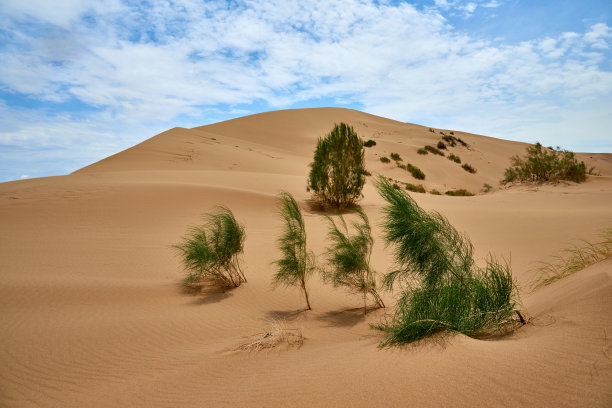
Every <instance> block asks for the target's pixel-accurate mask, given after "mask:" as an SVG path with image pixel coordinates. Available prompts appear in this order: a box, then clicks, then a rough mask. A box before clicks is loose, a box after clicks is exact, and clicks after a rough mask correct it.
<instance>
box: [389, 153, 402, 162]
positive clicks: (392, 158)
mask: <svg viewBox="0 0 612 408" xmlns="http://www.w3.org/2000/svg"><path fill="white" fill-rule="evenodd" d="M389 156H390V157H391V160H395V161H402V158H401V157H400V155H399V154H397V153H391V154H389Z"/></svg>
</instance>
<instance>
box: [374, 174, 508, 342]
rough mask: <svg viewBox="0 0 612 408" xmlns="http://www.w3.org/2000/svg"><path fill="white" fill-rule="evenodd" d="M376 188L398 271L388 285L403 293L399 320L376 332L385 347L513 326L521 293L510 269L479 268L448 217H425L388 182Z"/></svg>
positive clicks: (492, 263) (495, 264) (491, 263)
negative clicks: (440, 335)
mask: <svg viewBox="0 0 612 408" xmlns="http://www.w3.org/2000/svg"><path fill="white" fill-rule="evenodd" d="M377 188H378V191H379V192H380V194H381V195H382V196H383V198H384V199H385V201H387V203H388V205H387V206H386V207H385V208H384V213H385V219H384V224H383V229H384V234H385V240H386V241H387V243H388V244H389V245H394V247H395V249H394V252H395V254H394V255H395V261H396V265H397V268H396V270H394V271H392V272H390V273H388V274H387V275H386V276H385V278H384V284H385V285H386V286H387V287H388V288H392V287H393V286H394V285H395V284H396V283H400V287H401V288H402V293H401V297H400V299H399V300H398V302H397V306H396V310H395V313H394V315H393V316H392V317H391V318H389V319H388V320H387V321H385V322H383V323H381V324H378V325H375V326H373V327H374V328H376V329H379V330H381V331H383V332H385V333H386V335H387V338H386V339H385V340H384V341H383V343H382V344H381V346H388V345H393V344H398V343H406V342H412V341H415V340H419V339H422V338H424V337H427V336H431V335H434V334H436V333H438V332H459V333H464V334H466V335H469V336H474V337H477V336H480V335H486V334H490V333H495V332H500V331H502V330H504V329H507V328H508V327H509V326H511V325H512V324H513V320H512V316H513V315H514V312H515V310H514V308H515V305H516V301H515V300H514V299H515V294H516V292H515V289H516V287H515V284H514V282H513V280H512V275H511V273H510V268H509V266H508V265H507V264H506V263H502V262H499V261H497V260H496V259H495V258H493V257H490V258H489V259H487V261H486V266H485V267H484V268H480V267H478V266H476V265H475V263H474V260H473V255H472V252H473V250H472V244H471V242H470V240H469V238H468V237H467V236H465V235H464V234H461V233H459V232H458V231H457V230H456V229H455V228H454V227H453V226H452V225H451V224H450V223H449V222H448V220H447V219H446V218H445V217H443V216H442V215H441V214H439V213H437V212H426V211H424V210H423V209H421V208H420V207H419V206H418V205H417V204H416V202H415V201H414V200H413V199H412V198H411V197H410V196H409V195H408V194H407V193H405V192H404V191H401V190H396V189H394V188H393V187H392V186H391V185H390V184H389V183H388V182H387V181H386V180H385V179H383V178H379V179H378V183H377Z"/></svg>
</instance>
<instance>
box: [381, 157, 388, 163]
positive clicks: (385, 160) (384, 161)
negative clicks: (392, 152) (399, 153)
mask: <svg viewBox="0 0 612 408" xmlns="http://www.w3.org/2000/svg"><path fill="white" fill-rule="evenodd" d="M380 161H381V162H383V163H391V160H389V158H388V157H385V156H383V157H381V158H380Z"/></svg>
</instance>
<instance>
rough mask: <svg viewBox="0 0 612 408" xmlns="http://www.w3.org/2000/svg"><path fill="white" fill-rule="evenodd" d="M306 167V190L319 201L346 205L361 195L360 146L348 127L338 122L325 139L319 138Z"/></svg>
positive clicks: (324, 203) (362, 177) (363, 180)
mask: <svg viewBox="0 0 612 408" xmlns="http://www.w3.org/2000/svg"><path fill="white" fill-rule="evenodd" d="M310 166H311V169H310V175H309V177H308V190H309V191H312V192H313V195H314V198H315V199H316V200H317V201H318V202H320V203H321V204H323V205H331V206H334V207H336V208H343V207H349V206H351V205H353V204H355V202H356V201H357V200H358V199H359V197H360V196H361V190H362V189H363V185H364V184H365V177H364V171H365V168H364V149H363V142H362V141H361V139H360V138H359V136H357V133H355V131H354V130H353V128H352V127H351V126H348V125H347V124H345V123H340V124H339V125H335V126H334V128H333V130H332V131H331V132H330V133H329V134H328V135H327V136H326V137H325V138H319V141H318V142H317V147H316V150H315V154H314V161H313V162H312V163H311V164H310Z"/></svg>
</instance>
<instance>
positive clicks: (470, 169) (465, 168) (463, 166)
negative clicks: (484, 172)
mask: <svg viewBox="0 0 612 408" xmlns="http://www.w3.org/2000/svg"><path fill="white" fill-rule="evenodd" d="M461 168H462V169H463V170H465V171H467V172H468V173H472V174H474V173H476V169H475V168H474V167H472V166H470V165H469V164H467V163H463V165H462V166H461Z"/></svg>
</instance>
